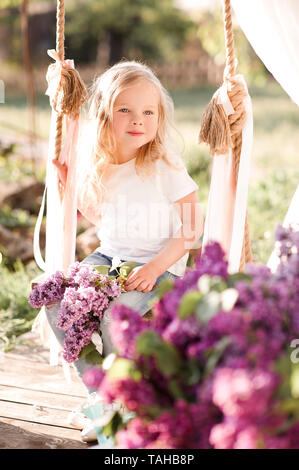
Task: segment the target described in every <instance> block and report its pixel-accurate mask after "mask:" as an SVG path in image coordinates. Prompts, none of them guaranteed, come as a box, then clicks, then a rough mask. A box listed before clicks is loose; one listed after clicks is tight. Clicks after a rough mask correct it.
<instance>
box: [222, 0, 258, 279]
mask: <svg viewBox="0 0 299 470" xmlns="http://www.w3.org/2000/svg"><path fill="white" fill-rule="evenodd" d="M223 20H224V37H225V49H226V69H227V79H228V80H229V79H230V81H231V83H233V80H232V78H233V77H235V75H236V69H235V62H236V61H235V49H234V33H233V23H232V13H231V3H230V0H224V4H223ZM235 85H236V82H235ZM234 88H235V90H234ZM242 88H243V93H242V90H241V87H239V86H235V87H232V89H231V92H229V93H228V94H229V97H230V100H231V102H232V105H233V107H234V109H235V111H236V112H235V113H234V114H231V115H230V116H229V121H230V128H231V133H232V134H234V132H235V135H234V137H233V160H234V170H235V178H236V183H237V180H238V174H239V165H240V155H241V148H242V128H243V125H244V122H245V119H246V113H245V109H244V105H243V98H244V97H245V96H244V94H245V95H246V92H245V90H244V87H243V85H242ZM234 93H235V94H234ZM237 95H239V96H237ZM242 95H243V96H242ZM236 101H238V103H237V104H238V105H239V106H237V108H236V107H235V104H234V103H235V102H236ZM251 260H252V252H251V246H250V234H249V226H248V213H247V210H246V218H245V227H244V239H243V247H242V255H241V260H240V268H239V270H240V271H243V270H244V268H245V264H246V263H248V262H250V261H251Z"/></svg>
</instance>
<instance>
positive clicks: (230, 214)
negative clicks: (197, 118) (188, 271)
mask: <svg viewBox="0 0 299 470" xmlns="http://www.w3.org/2000/svg"><path fill="white" fill-rule="evenodd" d="M238 77H239V78H241V79H242V81H243V83H244V85H245V87H246V84H245V81H244V79H243V77H241V76H240V75H239V76H238ZM217 103H218V104H222V105H223V108H224V110H225V112H226V114H227V115H230V114H233V113H234V109H233V106H232V104H231V102H230V100H229V96H228V93H227V84H226V83H224V84H223V85H222V87H221V88H220V89H219V94H218V100H217ZM244 104H245V109H246V122H245V124H244V128H243V130H242V150H241V156H240V165H239V174H238V183H237V187H236V188H235V185H234V169H233V156H232V149H229V151H228V153H227V154H223V155H214V156H213V163H212V165H213V166H212V175H211V185H210V192H209V198H208V206H207V213H206V220H205V228H204V236H203V251H204V249H205V247H206V245H207V244H208V243H210V242H213V241H217V242H219V243H220V244H221V246H222V248H223V249H224V251H225V252H226V256H227V260H228V263H229V266H228V269H229V272H231V273H233V272H237V271H238V270H239V266H240V259H241V253H242V245H243V238H244V227H245V217H246V206H247V195H248V183H249V174H250V160H251V151H252V138H253V135H252V134H253V131H252V130H253V118H252V107H251V100H250V97H249V96H247V98H246V99H245V101H244Z"/></svg>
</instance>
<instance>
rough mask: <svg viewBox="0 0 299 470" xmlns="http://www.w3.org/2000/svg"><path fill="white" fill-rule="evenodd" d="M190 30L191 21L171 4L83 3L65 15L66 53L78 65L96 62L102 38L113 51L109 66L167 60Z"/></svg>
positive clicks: (165, 0) (161, 0)
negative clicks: (126, 61)
mask: <svg viewBox="0 0 299 470" xmlns="http://www.w3.org/2000/svg"><path fill="white" fill-rule="evenodd" d="M83 5H84V8H83ZM193 28H194V23H193V21H192V20H191V19H190V18H189V17H188V15H187V14H185V13H184V12H183V11H182V10H180V9H177V8H175V7H174V6H173V2H172V1H171V0H131V1H130V2H127V1H126V0H87V1H85V2H84V4H82V3H78V4H74V5H73V8H70V9H69V10H67V12H66V42H67V44H68V50H69V53H70V55H71V56H72V57H74V58H75V59H76V60H79V61H80V63H83V62H90V61H91V60H96V57H97V48H98V45H99V42H100V41H101V40H102V39H103V38H104V37H106V36H108V40H110V46H112V48H113V47H114V50H111V52H110V60H109V63H114V62H116V61H118V60H120V59H121V58H122V57H123V56H125V57H126V58H128V59H132V58H133V57H134V58H139V59H142V60H146V61H151V60H155V61H158V60H160V61H163V60H166V59H168V60H169V59H170V60H171V59H173V58H175V57H177V55H178V54H179V52H180V50H181V49H182V46H183V45H184V43H185V41H186V39H187V37H188V34H190V31H191V30H192V29H193ZM113 44H114V45H113Z"/></svg>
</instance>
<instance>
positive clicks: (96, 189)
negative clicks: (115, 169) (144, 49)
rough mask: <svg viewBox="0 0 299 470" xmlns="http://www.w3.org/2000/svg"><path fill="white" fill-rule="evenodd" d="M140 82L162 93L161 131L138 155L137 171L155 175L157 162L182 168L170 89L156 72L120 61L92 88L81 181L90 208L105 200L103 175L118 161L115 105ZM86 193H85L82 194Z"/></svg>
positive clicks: (83, 149)
mask: <svg viewBox="0 0 299 470" xmlns="http://www.w3.org/2000/svg"><path fill="white" fill-rule="evenodd" d="M140 79H146V80H148V81H149V82H151V83H152V84H153V85H155V87H156V89H157V90H158V92H159V97H160V99H159V106H158V115H159V116H158V130H157V133H156V136H155V138H154V139H153V140H152V141H150V142H148V143H147V144H145V145H143V146H142V147H140V148H139V149H138V150H137V152H136V159H135V168H136V172H137V173H138V174H140V175H142V174H143V175H144V174H147V175H149V174H152V172H153V170H154V165H153V164H154V162H155V161H156V160H158V159H162V160H164V161H165V162H166V163H167V164H168V165H169V166H171V167H173V168H176V169H178V168H181V167H182V160H181V153H179V152H178V151H177V150H176V146H177V144H174V142H173V138H172V137H171V129H174V130H175V131H176V132H177V133H178V134H179V132H178V130H177V129H176V127H175V125H174V104H173V101H172V98H171V97H170V95H169V94H168V92H167V90H166V89H165V88H164V87H163V85H162V84H161V82H160V80H159V79H158V78H157V76H156V75H155V74H154V72H153V71H152V70H151V69H150V68H149V67H148V66H147V65H145V64H144V63H142V62H137V61H120V62H118V63H117V64H115V65H113V66H112V67H110V68H109V69H107V70H106V71H105V72H104V73H103V74H102V75H100V76H99V77H97V78H96V79H95V80H94V82H93V83H92V86H91V90H90V91H91V94H90V106H89V112H88V120H87V123H86V124H87V125H86V126H85V128H84V130H83V135H82V137H81V141H82V143H83V145H82V148H81V150H80V152H79V162H78V168H79V171H78V179H79V188H80V189H79V190H80V192H81V197H83V199H84V200H85V201H87V200H88V201H89V205H92V204H99V203H101V202H102V200H103V194H104V192H105V185H104V184H103V175H104V173H105V170H106V168H107V166H108V165H109V163H117V161H116V156H115V154H116V152H115V150H116V141H115V138H114V132H113V122H112V119H113V106H114V102H115V100H116V98H117V96H118V95H119V93H121V92H122V91H123V90H125V89H126V88H128V87H130V86H132V84H134V83H135V82H137V81H138V80H140ZM83 193H84V194H83Z"/></svg>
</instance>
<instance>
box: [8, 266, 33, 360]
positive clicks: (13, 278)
mask: <svg viewBox="0 0 299 470" xmlns="http://www.w3.org/2000/svg"><path fill="white" fill-rule="evenodd" d="M38 274H40V272H38V270H37V269H36V268H27V269H26V268H25V266H24V265H23V264H22V262H21V261H20V260H18V261H16V262H15V263H14V267H13V270H9V269H8V268H7V267H6V264H5V258H4V261H3V263H2V264H0V349H2V350H5V351H7V350H9V349H11V348H12V347H13V345H14V344H17V343H18V336H20V335H22V334H23V333H26V332H27V331H29V330H30V329H31V326H32V324H33V321H34V319H35V317H36V315H37V313H38V311H37V310H36V309H33V308H32V307H31V306H30V304H29V302H28V296H29V293H30V281H31V279H32V278H34V277H36V276H37V275H38Z"/></svg>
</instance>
